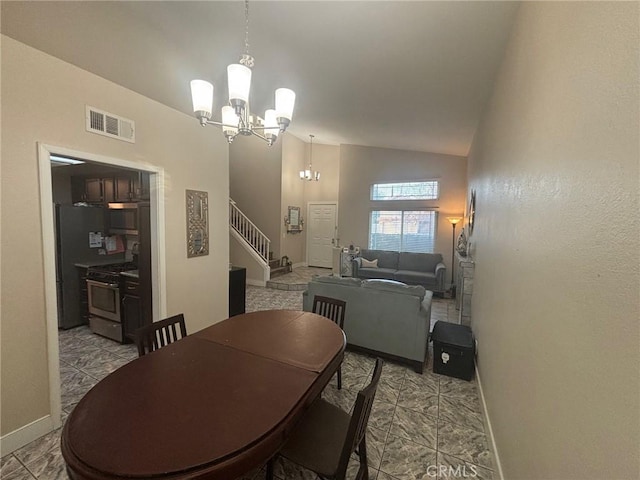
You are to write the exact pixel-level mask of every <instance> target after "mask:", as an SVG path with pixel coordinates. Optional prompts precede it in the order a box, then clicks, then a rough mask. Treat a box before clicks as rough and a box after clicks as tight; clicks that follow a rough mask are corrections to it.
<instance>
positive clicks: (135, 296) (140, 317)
mask: <svg viewBox="0 0 640 480" xmlns="http://www.w3.org/2000/svg"><path fill="white" fill-rule="evenodd" d="M122 285H123V288H122V305H121V311H120V314H121V315H122V324H123V330H124V332H123V333H124V337H125V338H126V339H127V340H130V341H132V342H133V341H135V338H134V333H135V331H136V330H137V329H139V328H140V327H142V326H144V325H146V322H145V317H144V311H143V308H142V301H141V299H140V283H139V282H137V281H134V280H125V281H124V282H123V284H122Z"/></svg>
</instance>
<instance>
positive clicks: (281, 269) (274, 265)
mask: <svg viewBox="0 0 640 480" xmlns="http://www.w3.org/2000/svg"><path fill="white" fill-rule="evenodd" d="M269 268H270V270H271V278H275V277H279V276H280V275H284V274H285V273H290V272H291V270H292V269H291V264H290V263H289V264H287V265H285V266H282V264H281V263H280V260H277V259H275V260H270V261H269Z"/></svg>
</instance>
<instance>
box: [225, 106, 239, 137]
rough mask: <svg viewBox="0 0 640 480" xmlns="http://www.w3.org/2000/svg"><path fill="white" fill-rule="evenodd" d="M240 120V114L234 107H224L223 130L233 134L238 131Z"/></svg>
mask: <svg viewBox="0 0 640 480" xmlns="http://www.w3.org/2000/svg"><path fill="white" fill-rule="evenodd" d="M239 121H240V119H239V118H238V115H236V112H235V110H234V109H233V107H230V106H229V105H225V106H224V107H222V130H223V131H224V133H227V132H229V133H231V134H233V135H235V134H236V133H238V122H239Z"/></svg>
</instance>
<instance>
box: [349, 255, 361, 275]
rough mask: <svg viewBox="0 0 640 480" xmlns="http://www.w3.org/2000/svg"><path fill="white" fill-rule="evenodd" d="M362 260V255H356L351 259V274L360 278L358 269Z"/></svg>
mask: <svg viewBox="0 0 640 480" xmlns="http://www.w3.org/2000/svg"><path fill="white" fill-rule="evenodd" d="M361 264H362V260H361V257H356V258H354V259H353V260H351V276H352V277H355V278H358V269H359V268H360V267H361Z"/></svg>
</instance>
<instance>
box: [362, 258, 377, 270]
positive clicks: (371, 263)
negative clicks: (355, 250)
mask: <svg viewBox="0 0 640 480" xmlns="http://www.w3.org/2000/svg"><path fill="white" fill-rule="evenodd" d="M360 261H361V262H362V268H378V259H377V258H376V259H375V260H367V259H366V258H363V259H361V260H360Z"/></svg>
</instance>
